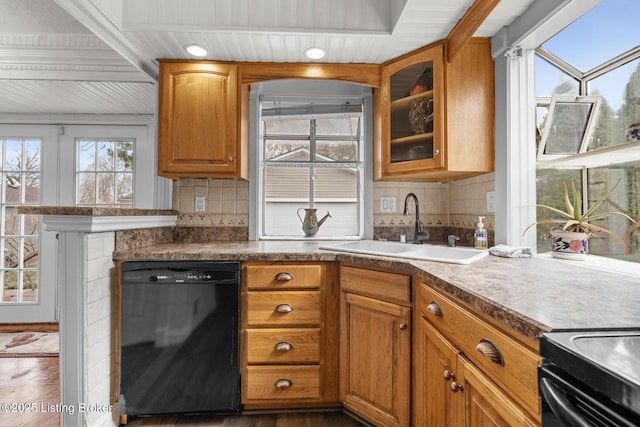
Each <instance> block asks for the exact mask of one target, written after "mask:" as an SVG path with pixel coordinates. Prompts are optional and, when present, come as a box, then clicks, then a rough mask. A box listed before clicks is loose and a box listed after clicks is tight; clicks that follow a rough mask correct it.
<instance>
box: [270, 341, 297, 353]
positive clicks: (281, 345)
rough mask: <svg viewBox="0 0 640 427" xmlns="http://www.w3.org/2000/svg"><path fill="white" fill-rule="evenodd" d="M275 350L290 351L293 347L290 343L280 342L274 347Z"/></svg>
mask: <svg viewBox="0 0 640 427" xmlns="http://www.w3.org/2000/svg"><path fill="white" fill-rule="evenodd" d="M274 348H275V349H276V351H290V350H291V349H292V348H293V346H292V345H291V343H290V342H286V341H280V342H279V343H277V344H276V345H275V346H274Z"/></svg>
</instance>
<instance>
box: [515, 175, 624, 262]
mask: <svg viewBox="0 0 640 427" xmlns="http://www.w3.org/2000/svg"><path fill="white" fill-rule="evenodd" d="M618 184H620V180H618V182H616V184H615V185H614V186H613V187H611V188H610V189H609V191H607V192H606V193H605V194H604V195H603V196H602V197H601V198H600V199H598V200H596V201H595V202H594V203H593V205H592V206H591V207H590V208H589V209H588V210H587V211H586V212H583V211H582V198H581V197H580V193H579V192H578V190H576V186H575V185H574V184H573V183H572V184H571V189H572V193H573V202H572V201H571V199H570V198H569V186H568V185H567V183H566V182H563V186H564V204H565V210H564V211H563V210H561V209H557V208H554V207H552V206H548V205H535V206H536V207H539V208H543V209H546V210H548V211H550V212H552V213H554V214H557V215H558V218H554V219H544V220H540V221H536V222H534V223H533V224H531V225H529V226H528V227H527V228H526V229H525V230H524V232H523V234H524V233H526V232H527V231H528V230H529V229H530V228H531V227H533V226H534V225H540V224H557V225H556V226H555V227H553V228H552V229H551V231H550V233H551V239H552V245H553V246H552V252H551V255H552V256H554V257H556V258H565V259H578V260H583V259H585V258H586V256H587V253H588V251H587V242H588V240H589V239H590V238H591V236H592V235H593V234H594V233H606V234H608V235H609V236H611V237H613V238H614V239H616V240H617V241H618V243H620V245H622V247H623V249H624V251H625V253H628V252H629V246H628V245H627V242H626V241H625V240H624V239H623V238H622V237H620V236H619V235H618V234H617V233H615V232H614V231H612V230H609V229H607V228H604V227H601V226H598V225H595V224H593V222H594V221H598V220H602V219H604V218H608V217H611V216H622V217H624V218H626V219H628V220H629V221H631V222H634V223H635V222H636V221H635V220H634V219H633V218H631V217H630V216H629V215H627V214H625V213H623V212H603V213H595V210H596V209H597V208H598V207H599V206H600V205H601V204H602V203H603V202H604V201H605V200H607V198H608V197H609V196H610V195H611V193H613V190H615V189H616V187H617V186H618ZM560 226H561V227H560Z"/></svg>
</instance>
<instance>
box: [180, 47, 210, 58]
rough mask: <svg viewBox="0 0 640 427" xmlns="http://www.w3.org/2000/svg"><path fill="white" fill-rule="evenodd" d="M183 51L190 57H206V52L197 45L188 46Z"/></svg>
mask: <svg viewBox="0 0 640 427" xmlns="http://www.w3.org/2000/svg"><path fill="white" fill-rule="evenodd" d="M184 50H186V51H187V53H188V54H189V55H191V56H207V50H206V49H205V48H203V47H201V46H198V45H197V44H190V45H188V46H185V47H184Z"/></svg>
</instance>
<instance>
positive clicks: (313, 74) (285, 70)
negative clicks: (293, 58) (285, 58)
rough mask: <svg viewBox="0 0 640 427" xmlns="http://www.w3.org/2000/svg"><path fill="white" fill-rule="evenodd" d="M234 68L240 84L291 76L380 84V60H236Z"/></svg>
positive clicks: (295, 77) (293, 77)
mask: <svg viewBox="0 0 640 427" xmlns="http://www.w3.org/2000/svg"><path fill="white" fill-rule="evenodd" d="M238 71H239V76H240V83H241V84H251V83H256V82H260V81H265V80H276V79H282V78H291V79H331V80H343V81H346V82H352V83H358V84H362V85H365V86H369V87H374V88H378V87H380V64H331V63H329V64H324V63H311V62H310V63H306V62H305V63H302V62H299V63H291V62H282V63H280V62H240V63H238Z"/></svg>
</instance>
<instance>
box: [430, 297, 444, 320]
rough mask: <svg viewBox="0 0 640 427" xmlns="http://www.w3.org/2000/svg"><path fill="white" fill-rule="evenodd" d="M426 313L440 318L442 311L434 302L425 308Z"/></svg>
mask: <svg viewBox="0 0 640 427" xmlns="http://www.w3.org/2000/svg"><path fill="white" fill-rule="evenodd" d="M427 311H428V312H429V313H431V314H433V315H436V316H438V317H442V309H441V308H440V305H439V304H438V303H437V302H435V301H433V302H432V303H431V304H429V305H428V306H427Z"/></svg>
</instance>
